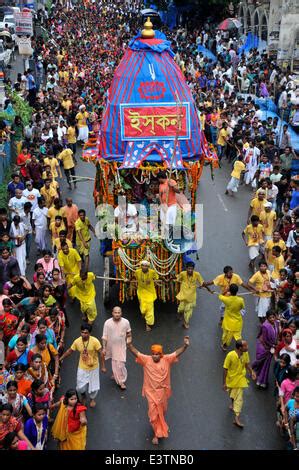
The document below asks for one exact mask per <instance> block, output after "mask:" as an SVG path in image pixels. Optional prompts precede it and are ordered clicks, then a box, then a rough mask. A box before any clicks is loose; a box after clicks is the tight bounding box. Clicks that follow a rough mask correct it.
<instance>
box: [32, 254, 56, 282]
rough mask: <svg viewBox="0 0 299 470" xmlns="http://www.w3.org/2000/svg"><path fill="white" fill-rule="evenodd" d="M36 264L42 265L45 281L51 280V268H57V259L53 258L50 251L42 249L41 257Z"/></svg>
mask: <svg viewBox="0 0 299 470" xmlns="http://www.w3.org/2000/svg"><path fill="white" fill-rule="evenodd" d="M37 264H41V265H42V267H43V269H44V273H45V280H46V282H51V281H52V271H53V269H54V268H59V266H58V261H57V259H55V258H53V255H52V252H51V251H50V250H44V251H43V257H42V258H40V259H39V260H37Z"/></svg>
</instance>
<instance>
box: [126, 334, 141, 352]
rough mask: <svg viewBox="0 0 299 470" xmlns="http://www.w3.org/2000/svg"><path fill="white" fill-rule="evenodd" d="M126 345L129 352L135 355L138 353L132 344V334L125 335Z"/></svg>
mask: <svg viewBox="0 0 299 470" xmlns="http://www.w3.org/2000/svg"><path fill="white" fill-rule="evenodd" d="M127 346H128V349H129V351H131V353H132V354H134V356H136V357H137V356H138V354H139V351H138V350H137V349H136V348H135V347H134V346H133V344H132V336H128V337H127Z"/></svg>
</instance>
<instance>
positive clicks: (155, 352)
mask: <svg viewBox="0 0 299 470" xmlns="http://www.w3.org/2000/svg"><path fill="white" fill-rule="evenodd" d="M127 344H128V348H129V350H130V351H131V352H132V353H133V354H134V356H136V362H137V363H138V364H140V365H142V367H143V373H144V375H143V388H142V396H144V397H146V399H147V401H148V417H149V420H150V423H151V425H152V427H153V430H154V437H153V440H152V443H153V444H156V445H157V444H159V439H160V438H163V437H168V425H167V423H166V421H165V418H164V414H165V413H166V411H167V404H168V398H169V397H170V395H171V384H170V367H171V366H172V364H174V363H175V362H178V357H179V356H180V355H181V354H183V352H184V351H186V349H187V347H188V346H189V336H185V337H184V345H183V346H181V347H180V348H178V349H177V350H176V351H174V352H173V353H172V354H165V355H164V354H163V348H162V346H161V345H160V344H153V345H152V347H151V356H148V355H145V354H141V353H140V352H139V351H137V349H136V348H135V347H134V346H133V344H132V337H128V339H127Z"/></svg>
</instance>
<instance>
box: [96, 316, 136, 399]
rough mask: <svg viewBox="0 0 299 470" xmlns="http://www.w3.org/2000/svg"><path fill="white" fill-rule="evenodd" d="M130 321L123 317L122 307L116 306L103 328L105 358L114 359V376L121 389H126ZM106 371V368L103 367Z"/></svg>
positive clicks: (103, 370)
mask: <svg viewBox="0 0 299 470" xmlns="http://www.w3.org/2000/svg"><path fill="white" fill-rule="evenodd" d="M131 335H132V333H131V326H130V322H129V321H128V320H127V319H126V318H123V317H122V310H121V308H120V307H114V309H113V310H112V318H109V319H108V320H106V321H105V323H104V328H103V336H102V341H103V356H104V357H105V359H106V360H107V359H110V358H111V360H112V373H113V376H112V378H113V379H114V380H115V382H116V383H117V385H118V386H119V387H120V388H121V390H125V389H126V388H127V387H126V380H127V376H128V374H127V369H126V352H127V341H126V339H127V337H128V336H131ZM102 372H106V368H104V369H102Z"/></svg>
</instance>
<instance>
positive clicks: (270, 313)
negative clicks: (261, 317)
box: [266, 310, 276, 318]
mask: <svg viewBox="0 0 299 470" xmlns="http://www.w3.org/2000/svg"><path fill="white" fill-rule="evenodd" d="M271 315H274V317H275V316H276V315H275V312H273V310H268V311H267V312H266V318H269V317H271Z"/></svg>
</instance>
